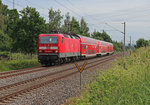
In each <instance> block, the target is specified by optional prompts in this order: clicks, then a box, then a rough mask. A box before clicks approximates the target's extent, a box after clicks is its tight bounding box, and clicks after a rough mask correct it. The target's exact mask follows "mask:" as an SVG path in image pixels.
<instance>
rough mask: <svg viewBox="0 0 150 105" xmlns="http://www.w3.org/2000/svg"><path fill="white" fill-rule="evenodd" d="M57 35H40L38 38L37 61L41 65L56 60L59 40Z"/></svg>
mask: <svg viewBox="0 0 150 105" xmlns="http://www.w3.org/2000/svg"><path fill="white" fill-rule="evenodd" d="M60 37H61V36H60V35H58V34H40V35H39V37H38V61H39V62H40V63H41V64H46V65H48V64H52V63H53V62H56V61H57V60H58V57H59V55H58V53H59V38H60Z"/></svg>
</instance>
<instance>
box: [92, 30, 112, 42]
mask: <svg viewBox="0 0 150 105" xmlns="http://www.w3.org/2000/svg"><path fill="white" fill-rule="evenodd" d="M92 37H93V38H95V39H99V40H103V41H106V42H112V39H111V38H110V36H109V35H108V34H107V33H106V32H105V31H103V32H102V33H100V32H96V31H95V32H93V34H92Z"/></svg>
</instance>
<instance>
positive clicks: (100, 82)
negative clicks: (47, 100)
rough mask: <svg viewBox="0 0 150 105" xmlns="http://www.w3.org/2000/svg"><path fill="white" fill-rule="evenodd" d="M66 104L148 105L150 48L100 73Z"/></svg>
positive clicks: (142, 49)
mask: <svg viewBox="0 0 150 105" xmlns="http://www.w3.org/2000/svg"><path fill="white" fill-rule="evenodd" d="M124 63H125V65H126V69H124V66H123V65H124ZM67 104H70V105H76V104H78V105H150V47H147V48H140V49H138V50H136V51H134V53H132V55H131V56H129V57H126V58H125V59H124V60H121V59H120V60H119V61H117V62H115V64H114V65H113V67H112V68H110V69H109V70H107V71H106V72H102V71H101V72H99V73H98V74H97V76H96V78H95V80H94V81H93V82H91V83H90V84H89V86H88V89H87V90H86V91H85V92H83V93H82V95H81V96H79V97H75V98H71V99H70V100H69V101H68V102H67Z"/></svg>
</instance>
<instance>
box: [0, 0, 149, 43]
mask: <svg viewBox="0 0 150 105" xmlns="http://www.w3.org/2000/svg"><path fill="white" fill-rule="evenodd" d="M2 2H3V3H4V4H6V5H8V8H10V9H12V8H13V0H2ZM14 4H15V5H14V7H15V8H16V9H17V10H18V11H20V10H22V9H23V8H25V7H26V6H30V7H34V8H36V9H37V11H39V12H40V14H41V16H42V17H44V19H45V20H46V21H47V22H48V11H49V9H50V8H53V9H54V10H58V9H59V10H60V11H61V14H62V15H65V14H66V13H67V12H69V13H70V15H71V16H74V17H75V18H76V19H78V20H79V21H80V19H81V18H82V17H83V18H84V19H85V20H86V22H87V23H88V27H89V28H90V33H92V32H93V31H94V30H96V31H99V32H102V30H104V31H106V32H107V33H108V34H109V35H110V36H111V38H112V39H113V40H115V41H119V42H120V41H123V34H122V32H123V31H124V25H123V24H122V23H124V22H126V27H125V29H126V31H125V33H126V44H127V43H129V41H130V36H131V39H132V43H133V44H135V43H136V40H138V39H139V38H144V39H146V40H150V29H149V28H150V0H14Z"/></svg>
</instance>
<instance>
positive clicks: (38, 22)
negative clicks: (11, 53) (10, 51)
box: [14, 7, 46, 54]
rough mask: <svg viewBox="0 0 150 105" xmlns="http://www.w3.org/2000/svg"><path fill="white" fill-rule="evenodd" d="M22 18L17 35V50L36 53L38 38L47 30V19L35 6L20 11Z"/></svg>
mask: <svg viewBox="0 0 150 105" xmlns="http://www.w3.org/2000/svg"><path fill="white" fill-rule="evenodd" d="M20 15H21V18H20V20H19V22H18V24H17V25H18V28H17V29H18V30H17V32H16V35H15V43H14V46H15V47H16V49H15V50H17V51H21V52H24V53H31V54H32V53H35V52H36V49H37V38H38V35H39V34H40V33H44V32H46V24H45V20H44V19H43V18H42V17H40V14H39V12H37V11H36V9H35V8H31V7H26V8H25V9H23V10H22V11H20Z"/></svg>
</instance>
